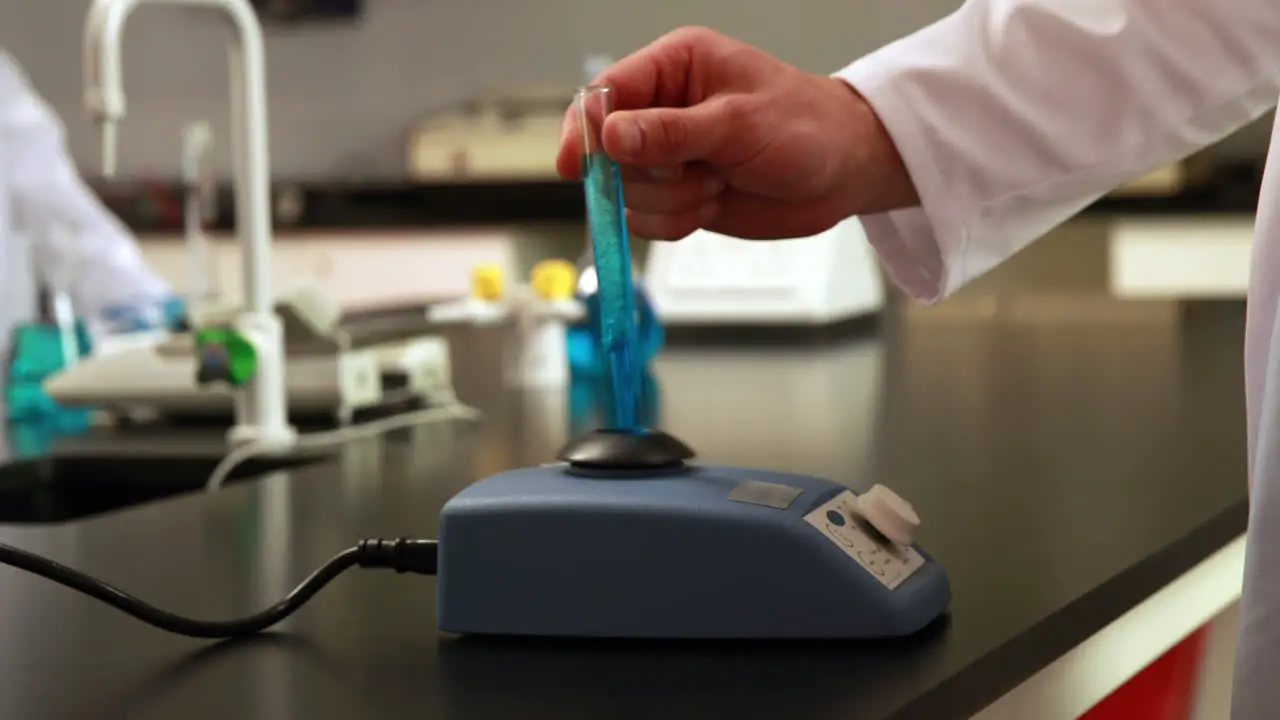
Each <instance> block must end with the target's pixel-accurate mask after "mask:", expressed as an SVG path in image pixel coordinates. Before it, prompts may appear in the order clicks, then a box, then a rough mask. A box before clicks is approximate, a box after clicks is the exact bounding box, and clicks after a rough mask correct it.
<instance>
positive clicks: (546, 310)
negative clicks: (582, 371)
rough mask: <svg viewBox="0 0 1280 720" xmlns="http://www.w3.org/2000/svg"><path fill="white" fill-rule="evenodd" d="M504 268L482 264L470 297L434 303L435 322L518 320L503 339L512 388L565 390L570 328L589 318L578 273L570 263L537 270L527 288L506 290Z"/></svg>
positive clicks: (545, 265) (556, 262)
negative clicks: (578, 295)
mask: <svg viewBox="0 0 1280 720" xmlns="http://www.w3.org/2000/svg"><path fill="white" fill-rule="evenodd" d="M503 274H504V273H503V269H502V268H501V267H497V266H493V265H482V266H480V267H477V268H476V269H475V270H474V271H473V273H472V282H471V296H470V297H467V298H463V299H461V300H453V301H449V302H445V303H440V304H437V305H433V306H431V307H430V308H428V310H427V317H428V318H429V319H430V320H431V322H433V323H437V324H442V325H452V324H461V323H467V324H472V325H481V326H484V325H497V324H505V323H507V322H514V324H515V327H514V328H513V331H512V332H510V333H507V334H506V335H505V336H504V339H505V341H506V343H505V346H504V347H503V351H502V352H503V356H502V366H503V376H504V379H505V382H506V383H507V384H508V385H509V386H511V387H521V388H535V387H562V386H564V385H565V384H566V383H567V382H568V380H569V359H568V356H567V346H566V333H567V325H568V324H569V323H571V322H576V321H579V320H581V319H582V318H583V317H585V316H586V309H585V308H584V307H583V306H582V304H581V303H579V302H578V301H577V300H576V299H575V298H574V296H573V291H574V285H575V281H576V273H575V272H574V267H573V263H570V262H568V261H567V260H544V261H542V262H540V263H538V264H537V265H535V266H534V267H533V270H532V271H531V272H530V274H529V284H528V285H527V286H524V285H517V286H515V287H513V288H509V289H508V288H507V287H505V283H504V282H503Z"/></svg>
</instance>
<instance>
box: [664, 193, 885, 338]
mask: <svg viewBox="0 0 1280 720" xmlns="http://www.w3.org/2000/svg"><path fill="white" fill-rule="evenodd" d="M645 277H646V279H647V288H648V291H649V296H650V298H651V299H652V300H653V303H654V305H655V306H656V307H657V310H658V316H659V317H660V318H661V319H662V322H663V323H665V324H666V325H667V326H669V327H675V326H682V325H683V326H739V327H740V326H748V327H757V326H760V327H764V326H811V327H812V326H826V325H834V324H837V323H840V322H842V321H848V320H853V319H856V318H860V317H865V316H871V315H875V314H877V313H879V312H880V311H881V310H882V309H883V308H884V302H885V288H884V277H883V275H882V273H881V269H880V264H879V262H878V261H877V259H876V256H875V252H874V251H873V250H872V249H871V246H870V245H869V244H868V243H867V239H866V235H865V233H863V230H862V224H861V223H860V222H859V221H858V219H857V218H850V219H848V220H845V221H844V222H842V223H840V224H838V225H836V226H835V227H833V228H831V229H830V230H827V231H825V232H822V233H819V234H817V235H813V236H810V237H806V238H796V239H792V240H781V241H776V242H750V241H747V240H740V239H738V238H733V237H729V236H727V235H720V234H717V233H713V232H710V231H706V230H699V231H697V232H695V233H693V234H692V235H690V236H689V237H687V238H685V239H684V240H681V241H680V242H674V243H668V242H661V243H653V244H652V245H651V246H650V248H649V258H648V263H647V267H646V273H645Z"/></svg>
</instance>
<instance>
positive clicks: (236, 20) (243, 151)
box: [84, 0, 297, 448]
mask: <svg viewBox="0 0 1280 720" xmlns="http://www.w3.org/2000/svg"><path fill="white" fill-rule="evenodd" d="M143 4H152V5H160V4H167V5H173V6H179V7H188V8H193V9H204V10H216V11H220V12H221V13H222V14H224V15H225V16H226V18H227V19H228V20H229V21H230V23H231V25H232V27H233V28H234V29H235V31H236V38H235V42H233V43H232V44H231V47H230V49H229V59H230V69H231V83H232V91H231V96H232V98H231V99H232V102H231V108H232V112H231V141H232V142H231V144H232V151H233V154H234V156H235V182H236V193H235V195H236V203H235V205H236V231H237V233H238V234H239V237H240V242H241V247H242V253H243V256H244V257H243V262H244V269H243V273H244V288H245V291H244V307H243V309H242V311H241V313H240V314H239V316H238V317H237V319H236V330H237V331H238V332H240V333H241V334H242V335H243V336H244V337H245V338H246V339H247V340H249V341H250V343H252V345H253V347H254V349H255V351H256V355H257V363H256V371H255V372H254V375H253V377H252V378H251V379H250V380H249V381H248V383H247V384H246V385H245V386H244V387H243V388H242V390H241V391H240V392H237V393H236V425H235V427H233V428H232V430H231V436H230V439H231V442H232V443H233V444H237V445H239V444H244V443H253V444H255V445H260V446H263V447H264V448H275V447H281V448H287V447H290V446H292V445H293V443H294V442H295V441H296V439H297V432H296V430H295V429H294V428H293V427H292V426H290V424H289V417H288V409H287V402H286V396H285V384H284V338H283V329H282V324H281V321H280V318H279V317H278V316H277V315H276V314H275V311H274V309H273V307H272V306H273V303H274V298H273V297H272V295H273V293H272V282H271V278H272V269H271V242H272V228H271V204H270V203H271V186H270V182H271V167H270V159H269V154H268V149H267V145H268V139H267V137H268V126H267V88H266V84H267V83H266V61H265V57H264V55H265V50H264V47H263V39H262V26H261V24H260V23H259V21H258V15H257V13H256V12H255V11H254V9H253V6H252V5H250V3H249V0H94V3H93V5H92V6H91V7H90V9H89V16H88V19H87V20H86V23H85V35H84V46H85V47H84V50H85V63H86V67H85V70H86V72H85V99H86V102H87V104H88V106H89V111H90V113H91V115H92V117H93V119H94V120H95V121H96V122H97V123H98V125H99V128H100V133H101V137H102V153H103V173H104V174H105V175H108V176H110V175H112V174H114V172H115V166H116V155H117V147H116V125H117V124H118V123H119V122H120V120H121V119H123V118H124V115H125V97H124V79H123V76H122V72H121V67H120V66H121V47H120V46H121V42H122V37H123V34H124V26H125V21H126V20H127V19H128V17H129V15H130V13H132V12H133V10H134V9H135V8H137V7H138V6H139V5H143ZM193 372H194V371H193Z"/></svg>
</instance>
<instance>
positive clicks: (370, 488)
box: [0, 296, 1245, 720]
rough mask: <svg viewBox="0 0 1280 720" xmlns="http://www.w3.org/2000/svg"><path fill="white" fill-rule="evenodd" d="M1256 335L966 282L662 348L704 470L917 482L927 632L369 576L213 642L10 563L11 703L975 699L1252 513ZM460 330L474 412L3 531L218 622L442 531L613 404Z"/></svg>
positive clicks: (542, 714) (0, 630)
mask: <svg viewBox="0 0 1280 720" xmlns="http://www.w3.org/2000/svg"><path fill="white" fill-rule="evenodd" d="M1242 329H1243V309H1242V307H1240V306H1238V305H1235V304H1211V305H1197V306H1188V307H1183V306H1179V305H1176V304H1172V303H1164V302H1158V303H1119V302H1116V301H1112V300H1107V299H1103V298H1082V297H1073V296H1059V297H1041V298H1035V297H1030V298H1018V299H1016V300H1010V301H1001V300H988V299H982V298H977V299H973V300H961V299H959V298H957V299H956V300H955V301H953V302H950V303H946V304H944V305H942V306H939V307H937V308H932V309H928V310H920V309H916V308H905V309H904V308H899V309H896V310H895V311H894V314H893V317H892V318H891V319H889V320H888V321H887V322H885V323H884V324H883V325H882V326H881V331H880V333H881V334H880V337H878V338H872V339H861V340H854V341H848V342H843V343H840V344H835V345H828V346H823V347H815V346H808V347H790V348H788V347H777V348H772V349H767V348H753V349H750V350H743V349H713V348H685V347H681V348H675V349H672V350H671V351H669V352H667V353H665V354H664V355H663V356H662V357H661V359H660V362H658V364H657V368H656V372H655V377H656V383H655V388H656V392H657V393H658V395H657V400H656V402H655V406H656V407H657V408H658V413H659V415H658V420H659V421H660V422H661V424H662V425H663V426H664V427H666V428H667V429H669V430H670V431H672V432H673V433H675V434H676V435H678V436H679V437H681V438H683V439H684V440H686V441H687V442H688V443H690V445H691V446H692V447H693V448H695V449H696V450H697V451H698V452H699V455H700V457H701V458H702V459H703V460H705V461H708V462H725V463H733V464H739V465H752V466H763V467H772V468H779V469H786V470H795V471H801V472H810V473H815V474H823V475H827V476H831V477H834V478H837V479H838V480H841V481H844V482H847V483H849V484H851V485H852V486H854V487H855V488H861V487H866V486H869V485H870V484H872V483H874V482H881V483H884V484H886V485H888V486H890V487H892V488H894V489H895V490H897V491H898V492H899V493H901V494H903V495H904V496H906V497H907V498H908V499H910V500H911V501H913V502H914V504H915V506H916V508H917V510H918V511H919V513H920V515H921V517H922V519H923V524H922V526H921V528H920V531H919V535H918V538H919V540H920V542H921V544H922V545H923V546H924V547H925V548H927V549H928V550H929V551H931V552H932V553H933V554H935V555H936V556H937V557H938V558H939V559H940V560H941V561H942V562H943V563H944V564H945V566H946V568H947V570H948V572H949V574H950V577H951V582H952V589H953V593H954V600H953V604H952V612H951V614H950V617H949V618H947V619H946V620H945V621H944V622H940V623H938V624H937V625H936V626H935V627H933V628H931V629H929V630H927V631H926V632H924V633H922V634H920V635H919V636H917V637H913V638H909V639H906V640H901V641H883V642H873V643H867V642H862V643H803V644H785V643H784V644H779V643H768V644H758V643H749V642H738V643H731V644H725V643H665V642H645V643H634V642H563V641H551V640H544V641H522V642H518V641H509V640H483V641H482V640H475V639H460V638H455V637H448V636H443V635H441V634H440V633H438V632H437V631H436V629H435V601H434V591H435V585H434V581H433V580H431V579H427V578H419V577H415V576H397V575H395V574H393V573H389V572H377V571H366V572H363V573H361V572H357V571H352V572H351V573H349V574H348V576H344V577H342V578H339V579H338V580H337V581H335V582H334V583H333V584H332V585H331V586H329V587H328V588H327V589H325V590H324V591H323V592H321V593H320V594H319V595H318V596H317V597H316V598H315V599H314V600H312V602H311V603H310V604H309V605H307V606H306V607H304V608H303V609H302V610H301V611H300V612H299V613H298V614H297V615H295V616H294V617H293V618H292V619H290V620H288V621H287V622H286V623H284V624H283V625H282V626H281V627H280V628H279V631H278V632H277V633H275V634H271V635H266V636H261V637H258V638H256V639H253V640H250V641H244V642H235V643H225V644H221V645H212V644H210V643H205V642H199V641H194V640H189V639H185V638H181V637H176V636H171V635H167V634H164V633H162V632H159V631H157V630H152V629H150V628H148V627H146V626H144V625H142V624H140V623H138V622H137V621H135V620H133V619H132V618H130V617H127V616H125V615H122V614H120V613H118V612H116V611H114V610H112V609H110V608H107V607H105V606H102V605H100V604H98V603H96V602H94V601H92V600H89V599H87V598H84V597H82V596H80V595H78V594H76V593H73V592H70V591H68V590H64V589H62V588H60V587H58V586H55V585H53V584H52V583H49V582H47V581H44V580H41V579H39V578H35V577H31V576H27V575H23V574H20V573H18V572H16V571H11V570H7V569H4V570H0V578H2V579H0V582H3V584H4V588H5V596H4V603H3V608H2V609H0V637H3V638H4V642H3V643H0V717H12V718H30V719H32V720H36V719H38V718H79V717H84V718H142V719H147V718H174V717H189V718H224V717H238V718H244V719H245V720H249V719H252V718H263V719H268V718H270V719H276V718H291V717H298V718H309V719H311V720H320V719H324V718H362V717H369V718H402V717H403V718H423V717H427V718H491V717H521V718H556V719H557V720H558V719H559V718H577V717H582V718H588V717H637V718H640V717H644V718H650V717H661V718H686V717H687V718H693V717H698V718H704V717H726V718H728V717H734V718H743V717H752V718H754V717H770V718H777V717H783V718H806V719H810V718H812V719H818V720H821V719H823V718H858V720H881V719H888V718H929V719H930V720H944V719H946V718H960V717H969V716H970V715H971V714H973V713H974V712H975V711H977V710H979V709H980V708H982V707H983V706H985V705H987V704H988V703H990V702H992V701H994V700H996V699H997V698H998V697H999V696H1001V695H1002V694H1004V693H1006V692H1008V691H1009V690H1011V689H1012V688H1014V687H1015V686H1017V685H1019V684H1020V683H1022V682H1023V681H1025V680H1026V679H1027V678H1029V677H1030V676H1032V675H1034V674H1035V673H1036V672H1038V671H1040V670H1041V669H1042V668H1044V667H1045V666H1046V665H1047V664H1049V663H1050V662H1052V661H1053V660H1054V659H1055V658H1057V657H1059V656H1061V655H1062V654H1064V653H1066V652H1067V651H1068V650H1069V649H1070V648H1072V647H1074V646H1076V645H1078V644H1079V643H1081V642H1082V641H1084V640H1085V639H1086V638H1087V637H1089V636H1090V635H1092V634H1093V633H1095V632H1097V631H1098V630H1100V629H1101V628H1103V627H1104V626H1106V625H1107V624H1108V623H1110V622H1111V621H1112V620H1114V619H1115V618H1117V617H1118V616H1120V615H1121V614H1123V613H1125V612H1126V611H1128V610H1129V609H1131V608H1132V607H1134V606H1135V605H1136V604H1137V603H1139V602H1140V601H1141V600H1143V599H1144V598H1146V597H1147V596H1149V595H1150V594H1151V593H1153V592H1154V591H1156V590H1157V589H1158V588H1160V587H1161V586H1163V585H1165V584H1167V583H1168V582H1170V581H1171V580H1173V579H1174V578H1175V577H1177V576H1178V575H1180V574H1181V573H1183V572H1185V571H1187V570H1188V569H1190V568H1191V567H1192V566H1194V565H1195V564H1196V563H1198V562H1199V561H1201V560H1202V559H1204V558H1205V557H1207V556H1208V555H1210V554H1212V553H1213V552H1214V551H1216V550H1218V549H1219V548H1221V547H1222V546H1223V545H1225V544H1226V543H1227V542H1229V541H1230V540H1231V539H1232V538H1234V537H1236V536H1238V535H1239V533H1241V532H1242V531H1243V529H1244V525H1245V463H1244V459H1245V452H1244V444H1245V442H1244V414H1243V413H1244V408H1243V401H1242V398H1243V389H1242V388H1243V386H1242V381H1241V378H1240V361H1239V358H1240V348H1241V342H1242ZM451 340H452V342H453V346H454V348H455V352H457V353H459V355H460V356H463V357H465V361H456V360H455V365H454V367H455V371H456V373H457V374H458V377H457V384H458V390H459V393H460V394H461V396H462V397H463V398H464V399H466V400H467V401H469V402H471V403H473V404H476V405H478V406H479V407H480V408H481V409H482V410H483V411H484V412H485V418H484V420H483V422H482V423H480V424H477V425H470V426H468V425H428V426H422V427H417V428H414V429H412V430H409V431H406V432H397V433H394V434H391V435H388V436H386V437H382V438H372V439H367V440H362V441H358V442H354V443H352V444H350V445H348V446H346V447H345V448H344V449H342V450H341V452H340V453H339V454H338V455H337V456H335V457H334V458H333V459H332V460H328V461H325V462H322V463H320V464H314V465H308V466H305V467H301V468H294V469H291V470H288V471H282V472H278V473H275V474H271V475H267V476H265V477H263V478H261V479H251V480H245V481H242V482H239V483H236V484H234V485H229V486H227V487H226V488H224V490H223V491H221V492H219V493H217V494H215V495H203V494H198V493H192V494H188V495H184V496H179V497H176V498H173V499H169V500H164V501H159V502H154V503H150V504H146V505H142V506H138V507H134V508H131V509H125V510H122V511H119V512H114V513H110V514H105V515H99V516H95V517H89V518H86V519H84V520H81V521H75V522H67V523H61V524H45V525H20V524H7V525H2V526H0V541H3V542H6V543H11V544H14V545H17V546H20V547H23V548H26V549H29V550H31V551H34V552H37V553H40V554H43V555H47V556H49V557H52V558H54V559H56V560H59V561H61V562H64V563H66V564H69V565H71V566H73V567H76V568H79V569H82V570H84V571H86V572H88V573H91V574H92V575H94V576H97V577H99V578H102V579H104V580H107V581H110V582H113V583H116V584H118V585H119V586H120V587H121V588H123V589H125V590H127V591H129V592H131V593H134V594H136V595H138V596H140V597H141V598H143V599H145V600H147V601H149V602H152V603H155V604H157V605H159V606H160V607H162V608H165V609H167V610H171V611H174V612H178V613H181V614H184V615H190V616H194V617H201V618H227V617H232V616H238V615H242V614H246V613H249V612H252V611H256V610H258V609H260V608H262V607H264V606H266V605H268V604H269V603H272V602H274V601H275V600H277V599H278V598H279V597H281V596H283V595H284V594H285V593H286V592H288V591H289V590H290V589H291V588H292V587H293V586H294V585H295V584H296V583H297V582H299V581H300V580H301V579H302V578H303V577H304V576H305V575H307V574H308V573H310V572H311V571H312V570H313V569H314V568H315V567H317V566H318V565H320V564H321V563H323V562H324V561H325V560H327V559H328V558H329V557H330V556H332V555H333V554H335V553H337V552H339V551H340V550H342V549H344V548H346V547H348V546H349V545H351V544H353V543H354V542H355V541H357V540H358V539H360V538H363V537H370V536H383V537H395V536H400V535H415V536H423V537H430V536H434V535H435V533H436V531H437V514H438V512H439V510H440V507H441V505H442V504H443V502H444V501H445V500H446V499H447V498H448V497H450V496H451V495H452V494H453V493H455V492H457V491H458V490H459V489H461V488H462V487H464V486H465V485H466V484H467V483H469V482H471V481H473V480H475V479H477V478H480V477H483V476H485V475H488V474H491V473H494V472H497V471H501V470H504V469H507V468H511V467H514V466H520V465H526V464H530V463H538V462H543V461H546V460H548V459H549V458H550V457H551V455H552V453H553V451H554V449H555V448H556V447H557V446H558V445H559V444H560V443H561V442H562V441H563V440H564V439H565V438H566V437H567V436H568V434H569V433H571V432H576V429H577V427H589V426H590V425H591V424H592V422H593V421H592V420H591V419H589V418H584V417H583V416H581V414H580V411H581V410H582V408H584V407H590V398H589V397H586V398H584V397H582V396H580V395H576V394H574V393H516V392H512V391H507V390H503V389H501V387H500V385H499V384H498V382H497V378H498V377H499V375H498V373H499V370H500V360H499V358H498V355H497V347H498V343H499V341H500V338H496V337H494V336H493V335H492V334H489V333H487V332H484V331H465V332H460V333H458V334H456V335H454V336H453V337H452V338H451ZM571 426H572V427H571ZM3 472H4V471H3V469H0V476H2V475H3ZM531 541H536V539H533V538H531ZM760 577H761V582H768V568H764V567H762V568H760ZM513 601H514V602H518V601H519V599H518V598H513ZM779 610H780V611H785V608H780V609H779Z"/></svg>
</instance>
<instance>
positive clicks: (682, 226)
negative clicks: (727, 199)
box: [627, 199, 720, 240]
mask: <svg viewBox="0 0 1280 720" xmlns="http://www.w3.org/2000/svg"><path fill="white" fill-rule="evenodd" d="M719 213H720V202H719V200H717V199H712V200H708V201H707V202H705V203H703V204H702V205H701V206H700V207H698V208H697V209H694V210H685V211H682V212H674V213H648V212H640V211H636V210H630V209H629V210H627V227H628V228H630V229H631V232H633V233H635V234H636V235H638V236H640V237H642V238H646V239H648V240H679V239H680V238H683V237H686V236H688V235H689V234H690V233H692V232H693V231H694V230H697V229H699V228H703V227H706V226H707V225H710V224H711V223H713V222H714V221H715V219H716V216H717V215H719Z"/></svg>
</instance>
